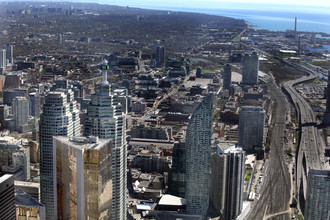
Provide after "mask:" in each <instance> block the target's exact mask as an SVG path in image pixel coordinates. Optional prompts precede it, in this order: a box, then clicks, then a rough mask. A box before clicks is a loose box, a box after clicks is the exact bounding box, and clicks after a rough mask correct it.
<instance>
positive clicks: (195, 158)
mask: <svg viewBox="0 0 330 220" xmlns="http://www.w3.org/2000/svg"><path fill="white" fill-rule="evenodd" d="M212 110H213V94H208V95H207V96H206V97H205V98H204V99H203V101H202V102H201V103H200V104H199V106H198V107H197V108H196V110H195V111H194V113H193V115H192V116H191V118H190V121H189V124H188V128H187V133H186V200H187V214H190V215H202V216H203V218H206V216H207V210H208V206H209V187H210V154H211V152H210V150H211V149H210V145H211V136H212Z"/></svg>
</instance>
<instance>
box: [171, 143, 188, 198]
mask: <svg viewBox="0 0 330 220" xmlns="http://www.w3.org/2000/svg"><path fill="white" fill-rule="evenodd" d="M170 192H171V194H172V195H175V196H179V197H181V198H185V196H186V145H185V142H184V140H183V141H180V142H175V143H174V146H173V155H172V168H171V183H170Z"/></svg>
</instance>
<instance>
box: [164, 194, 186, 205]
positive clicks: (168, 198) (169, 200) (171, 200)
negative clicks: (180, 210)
mask: <svg viewBox="0 0 330 220" xmlns="http://www.w3.org/2000/svg"><path fill="white" fill-rule="evenodd" d="M185 204H186V200H185V199H183V198H181V197H178V196H172V195H169V194H166V195H163V196H162V198H161V199H160V200H159V203H158V205H173V206H182V205H185Z"/></svg>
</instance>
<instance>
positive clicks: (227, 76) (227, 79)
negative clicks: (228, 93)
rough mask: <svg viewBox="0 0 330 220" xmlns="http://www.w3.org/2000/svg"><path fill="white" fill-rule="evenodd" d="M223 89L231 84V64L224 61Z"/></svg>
mask: <svg viewBox="0 0 330 220" xmlns="http://www.w3.org/2000/svg"><path fill="white" fill-rule="evenodd" d="M222 76H223V89H229V87H230V84H231V65H230V64H229V63H226V64H225V66H224V67H223V75H222Z"/></svg>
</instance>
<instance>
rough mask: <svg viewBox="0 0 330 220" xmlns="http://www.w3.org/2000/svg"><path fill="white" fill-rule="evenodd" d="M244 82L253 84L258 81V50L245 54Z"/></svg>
mask: <svg viewBox="0 0 330 220" xmlns="http://www.w3.org/2000/svg"><path fill="white" fill-rule="evenodd" d="M242 59H243V73H242V83H243V84H248V85H253V84H257V83H258V71H259V55H258V53H257V52H252V53H247V54H244V55H243V58H242Z"/></svg>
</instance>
